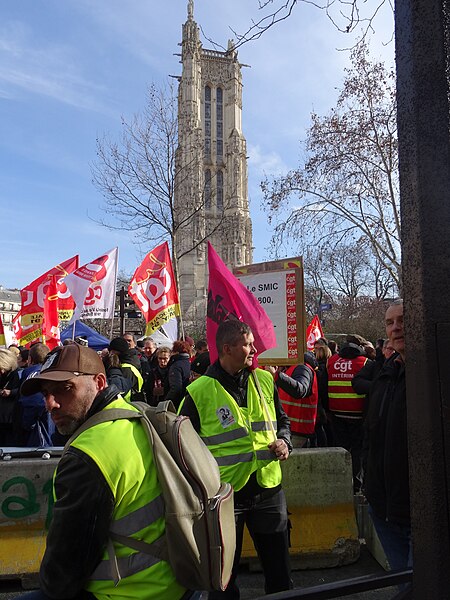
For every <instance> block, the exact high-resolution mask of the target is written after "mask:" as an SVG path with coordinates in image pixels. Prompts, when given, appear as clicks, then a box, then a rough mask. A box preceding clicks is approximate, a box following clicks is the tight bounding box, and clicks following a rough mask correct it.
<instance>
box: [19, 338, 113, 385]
mask: <svg viewBox="0 0 450 600" xmlns="http://www.w3.org/2000/svg"><path fill="white" fill-rule="evenodd" d="M98 373H105V367H104V365H103V362H102V360H101V358H100V357H99V355H98V354H97V352H95V350H92V348H88V347H87V346H80V345H79V344H70V345H69V346H62V347H58V348H55V349H54V350H53V351H52V352H50V354H49V355H48V356H47V358H46V359H45V362H44V364H43V365H42V369H41V372H40V373H39V375H37V376H36V377H31V378H30V379H27V380H26V381H24V382H23V384H22V387H21V388H20V393H21V394H23V395H24V396H30V395H31V394H35V393H36V392H40V391H41V385H42V381H67V380H68V379H73V378H74V377H78V376H79V375H97V374H98Z"/></svg>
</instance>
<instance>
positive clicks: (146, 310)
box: [128, 242, 180, 335]
mask: <svg viewBox="0 0 450 600" xmlns="http://www.w3.org/2000/svg"><path fill="white" fill-rule="evenodd" d="M128 294H129V295H130V296H131V297H132V298H133V300H134V301H135V303H136V304H137V306H139V308H140V309H141V311H142V314H143V315H144V317H145V320H146V321H147V328H146V331H145V333H146V335H151V334H152V333H153V332H154V331H156V330H157V329H159V328H160V327H161V326H162V325H164V324H165V323H167V321H169V320H170V319H172V318H173V317H176V316H178V315H179V314H180V304H179V300H178V292H177V288H176V286H175V279H174V274H173V269H172V262H171V260H170V252H169V245H168V243H167V242H164V243H163V244H160V245H159V246H157V247H156V248H154V249H153V250H151V251H150V252H149V253H148V254H147V256H146V257H145V258H144V260H143V261H142V263H141V264H140V265H139V267H138V268H137V269H136V271H135V273H134V275H133V279H132V280H131V282H130V285H129V287H128Z"/></svg>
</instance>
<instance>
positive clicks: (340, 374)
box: [327, 354, 367, 418]
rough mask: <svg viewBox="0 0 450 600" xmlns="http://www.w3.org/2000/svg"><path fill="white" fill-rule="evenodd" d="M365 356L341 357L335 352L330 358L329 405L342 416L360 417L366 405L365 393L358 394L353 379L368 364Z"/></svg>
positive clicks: (328, 366)
mask: <svg viewBox="0 0 450 600" xmlns="http://www.w3.org/2000/svg"><path fill="white" fill-rule="evenodd" d="M366 362H367V358H366V357H365V356H356V357H355V358H341V357H340V356H339V355H338V354H334V355H333V356H331V357H330V358H329V359H328V363H327V371H328V406H329V409H330V410H331V411H332V412H334V413H336V414H337V415H339V416H341V417H353V418H360V417H361V416H362V412H363V407H364V398H365V395H364V394H357V393H356V392H355V390H354V389H353V386H352V379H353V377H354V376H355V375H356V373H358V372H359V371H360V370H361V369H362V368H363V366H364V365H365V364H366Z"/></svg>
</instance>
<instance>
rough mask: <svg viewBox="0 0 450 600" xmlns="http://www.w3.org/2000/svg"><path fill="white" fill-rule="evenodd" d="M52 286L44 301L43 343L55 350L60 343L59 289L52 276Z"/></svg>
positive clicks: (48, 289) (50, 285) (48, 287)
mask: <svg viewBox="0 0 450 600" xmlns="http://www.w3.org/2000/svg"><path fill="white" fill-rule="evenodd" d="M49 279H50V284H49V285H48V286H47V293H46V295H45V300H44V321H43V323H42V341H43V342H44V344H47V346H48V347H49V348H50V350H53V348H56V346H58V344H59V341H60V333H59V319H58V287H57V284H56V276H55V275H50V278H49Z"/></svg>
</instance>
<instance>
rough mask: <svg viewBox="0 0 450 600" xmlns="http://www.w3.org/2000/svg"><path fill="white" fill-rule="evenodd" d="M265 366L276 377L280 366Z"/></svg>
mask: <svg viewBox="0 0 450 600" xmlns="http://www.w3.org/2000/svg"><path fill="white" fill-rule="evenodd" d="M264 368H265V370H266V371H269V373H271V375H272V377H275V375H276V374H277V370H278V367H274V366H272V365H266V366H265V367H264Z"/></svg>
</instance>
